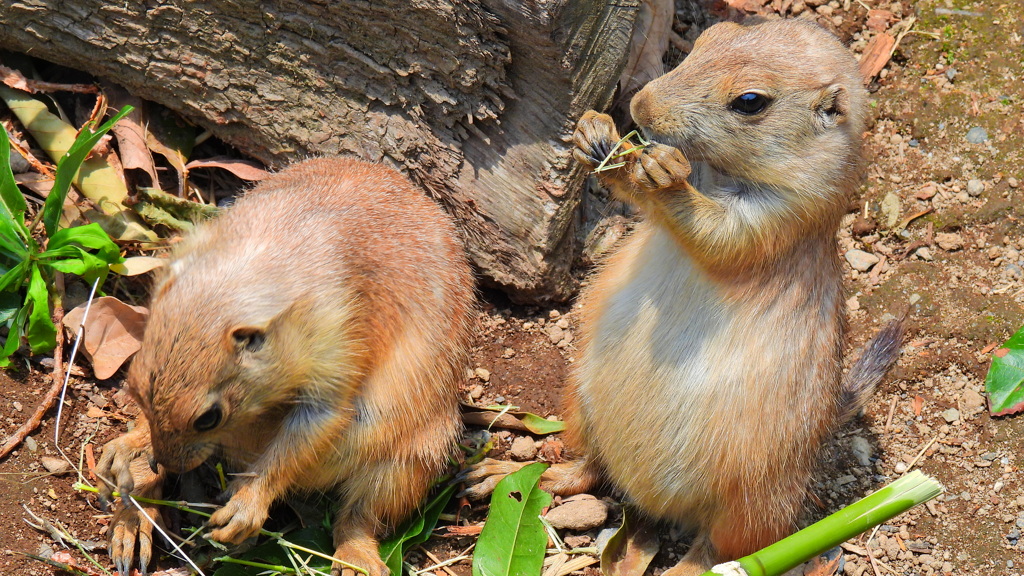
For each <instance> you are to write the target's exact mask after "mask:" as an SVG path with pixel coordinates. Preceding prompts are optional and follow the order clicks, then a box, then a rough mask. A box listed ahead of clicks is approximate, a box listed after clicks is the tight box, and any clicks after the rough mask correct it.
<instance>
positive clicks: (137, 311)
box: [62, 296, 149, 380]
mask: <svg viewBox="0 0 1024 576" xmlns="http://www.w3.org/2000/svg"><path fill="white" fill-rule="evenodd" d="M85 308H86V304H80V305H79V306H77V307H76V308H74V309H73V310H71V311H70V312H68V313H67V314H65V315H64V320H63V322H62V323H63V324H64V328H65V329H66V330H67V334H69V335H70V337H71V338H74V335H75V334H77V333H78V328H79V326H81V324H82V317H83V316H84V315H85ZM148 319H149V309H147V308H144V307H142V306H130V305H128V304H125V303H124V302H121V301H120V300H118V299H117V298H114V297H112V296H104V297H102V298H96V299H95V300H93V302H92V304H91V305H90V306H89V316H88V317H87V318H86V319H85V329H84V331H83V336H82V344H83V351H84V353H85V356H86V358H88V359H89V361H90V362H91V363H92V370H93V373H94V374H95V375H96V377H97V378H99V379H100V380H106V379H107V378H110V377H111V376H113V375H114V374H115V373H117V371H118V369H119V368H121V366H122V365H123V364H124V363H125V362H126V361H127V360H128V359H129V358H131V357H132V355H133V354H135V352H137V351H138V349H139V347H140V345H141V344H142V334H143V331H144V329H145V327H146V320H148Z"/></svg>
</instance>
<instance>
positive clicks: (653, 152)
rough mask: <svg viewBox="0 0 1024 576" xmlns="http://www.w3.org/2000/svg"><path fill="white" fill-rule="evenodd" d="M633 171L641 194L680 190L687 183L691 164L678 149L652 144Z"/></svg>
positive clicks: (641, 155)
mask: <svg viewBox="0 0 1024 576" xmlns="http://www.w3.org/2000/svg"><path fill="white" fill-rule="evenodd" d="M631 170H632V172H631V176H632V180H633V182H634V183H635V184H636V186H637V187H638V188H639V189H640V191H641V192H657V191H665V190H678V189H680V188H682V187H683V186H685V185H686V183H687V182H686V179H687V178H688V177H689V176H690V162H689V161H688V160H687V159H686V156H683V153H682V152H680V151H679V149H678V148H674V147H672V146H666V145H664V144H657V143H652V144H651V145H649V146H647V147H646V148H644V149H643V151H642V152H641V153H640V158H639V159H638V160H637V161H636V162H635V163H633V166H632V168H631Z"/></svg>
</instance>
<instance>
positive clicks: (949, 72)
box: [946, 67, 956, 82]
mask: <svg viewBox="0 0 1024 576" xmlns="http://www.w3.org/2000/svg"><path fill="white" fill-rule="evenodd" d="M953 78H956V68H953V67H949V68H946V79H947V80H949V81H950V82H952V81H953Z"/></svg>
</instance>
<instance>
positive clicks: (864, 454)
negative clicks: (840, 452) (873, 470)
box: [850, 436, 871, 466]
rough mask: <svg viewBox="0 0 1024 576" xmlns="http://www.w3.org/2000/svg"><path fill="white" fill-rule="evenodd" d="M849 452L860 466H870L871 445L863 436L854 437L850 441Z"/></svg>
mask: <svg viewBox="0 0 1024 576" xmlns="http://www.w3.org/2000/svg"><path fill="white" fill-rule="evenodd" d="M850 451H851V452H853V457H854V458H856V459H857V462H858V463H859V464H860V465H861V466H871V443H870V442H868V441H867V438H864V437H863V436H854V437H853V439H852V440H850Z"/></svg>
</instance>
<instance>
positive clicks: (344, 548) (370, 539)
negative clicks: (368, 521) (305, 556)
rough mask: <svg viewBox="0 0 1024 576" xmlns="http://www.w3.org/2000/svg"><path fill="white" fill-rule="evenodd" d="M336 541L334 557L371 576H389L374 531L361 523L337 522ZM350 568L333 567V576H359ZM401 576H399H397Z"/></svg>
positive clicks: (336, 564) (335, 565)
mask: <svg viewBox="0 0 1024 576" xmlns="http://www.w3.org/2000/svg"><path fill="white" fill-rule="evenodd" d="M334 541H335V542H336V543H337V548H336V549H335V551H334V557H335V558H337V559H338V560H344V561H345V562H346V563H347V564H350V565H352V566H356V567H359V568H362V569H363V570H366V571H367V573H368V575H369V576H388V574H389V573H390V571H389V570H388V567H387V565H386V564H384V561H383V560H381V558H380V552H379V550H378V549H379V544H378V542H377V539H376V538H374V536H373V530H372V529H371V528H370V527H368V526H361V525H359V523H356V524H349V523H348V522H344V523H341V522H336V523H335V527H334ZM359 574H360V573H359V572H356V571H355V570H353V569H352V568H350V567H348V566H344V565H341V564H338V563H337V562H335V563H334V565H333V566H331V576H359ZM396 576H399V575H396Z"/></svg>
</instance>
